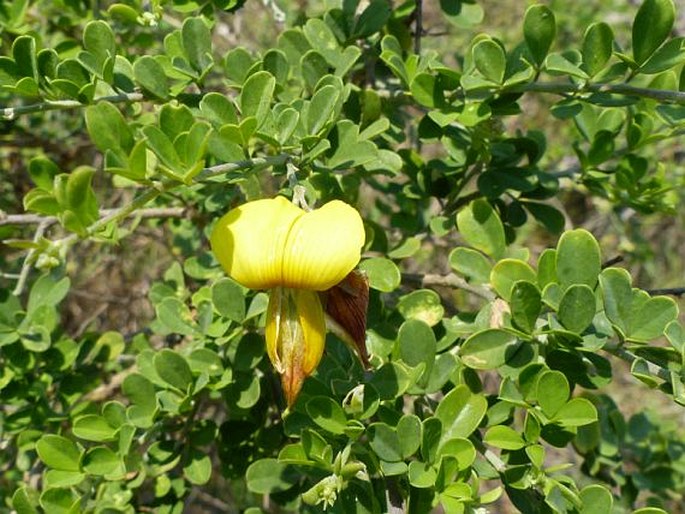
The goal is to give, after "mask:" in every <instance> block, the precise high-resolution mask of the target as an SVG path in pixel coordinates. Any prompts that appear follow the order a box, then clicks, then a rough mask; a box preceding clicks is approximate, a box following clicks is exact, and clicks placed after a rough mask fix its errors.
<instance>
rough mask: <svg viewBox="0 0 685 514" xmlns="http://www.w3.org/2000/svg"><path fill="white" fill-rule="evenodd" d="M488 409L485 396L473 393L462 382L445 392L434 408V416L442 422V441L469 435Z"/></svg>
mask: <svg viewBox="0 0 685 514" xmlns="http://www.w3.org/2000/svg"><path fill="white" fill-rule="evenodd" d="M487 410H488V402H487V400H486V399H485V396H483V395H481V394H473V393H471V391H470V390H469V388H468V387H467V386H466V385H464V384H462V385H458V386H457V387H455V388H454V389H452V391H450V392H449V393H447V395H445V397H444V398H443V399H442V400H441V401H440V403H439V404H438V407H437V409H436V410H435V417H436V418H437V419H439V420H440V421H441V422H442V438H441V441H442V442H443V443H444V442H446V441H449V440H450V439H454V438H457V437H468V436H470V435H471V434H472V433H473V432H474V431H475V430H476V428H478V425H480V422H481V420H482V419H483V417H484V416H485V413H486V411H487Z"/></svg>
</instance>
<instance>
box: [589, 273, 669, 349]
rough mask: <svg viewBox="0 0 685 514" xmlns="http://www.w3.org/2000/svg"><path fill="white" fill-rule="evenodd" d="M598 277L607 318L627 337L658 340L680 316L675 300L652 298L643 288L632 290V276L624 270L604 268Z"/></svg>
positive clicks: (641, 340)
mask: <svg viewBox="0 0 685 514" xmlns="http://www.w3.org/2000/svg"><path fill="white" fill-rule="evenodd" d="M599 280H600V285H601V287H602V296H603V298H604V311H605V312H606V315H607V318H609V321H611V322H612V323H613V324H614V326H616V327H617V328H618V329H619V330H620V331H621V332H622V334H623V337H626V338H627V339H630V340H633V341H637V342H645V341H650V340H653V339H656V338H658V337H660V336H662V335H663V333H664V331H665V330H666V327H667V326H668V324H669V323H670V322H671V321H673V320H674V319H676V317H677V316H678V306H677V304H676V303H675V302H674V301H673V299H671V298H668V297H665V296H657V297H654V298H650V297H649V295H648V294H647V293H646V292H644V291H639V290H633V289H632V288H631V285H630V282H631V280H630V275H629V274H628V272H627V271H626V270H624V269H620V268H608V269H605V270H604V271H602V274H601V275H600V277H599Z"/></svg>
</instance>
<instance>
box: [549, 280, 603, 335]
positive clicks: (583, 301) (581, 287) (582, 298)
mask: <svg viewBox="0 0 685 514" xmlns="http://www.w3.org/2000/svg"><path fill="white" fill-rule="evenodd" d="M596 310H597V308H596V301H595V293H594V292H593V291H592V289H590V287H589V286H587V285H585V284H575V285H572V286H571V287H569V288H568V289H567V290H566V292H565V293H564V296H562V297H561V301H560V302H559V309H558V315H559V321H560V322H561V324H562V325H564V327H565V328H566V329H568V330H570V331H571V332H575V333H576V334H582V333H583V331H584V330H585V329H586V328H587V327H589V326H590V323H592V319H593V318H594V317H595V312H596Z"/></svg>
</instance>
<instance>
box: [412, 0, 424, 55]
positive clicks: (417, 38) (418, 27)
mask: <svg viewBox="0 0 685 514" xmlns="http://www.w3.org/2000/svg"><path fill="white" fill-rule="evenodd" d="M415 12H416V21H415V27H414V53H415V54H416V55H419V54H421V37H422V36H423V0H416V11H415Z"/></svg>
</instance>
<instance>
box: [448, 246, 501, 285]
mask: <svg viewBox="0 0 685 514" xmlns="http://www.w3.org/2000/svg"><path fill="white" fill-rule="evenodd" d="M448 260H449V263H450V266H451V267H452V269H454V270H455V271H456V272H457V273H460V274H462V275H464V276H465V277H466V278H468V279H469V280H470V281H471V282H473V283H475V284H485V283H487V282H489V281H490V272H491V271H492V264H490V261H489V260H488V259H487V257H485V256H484V255H483V254H482V253H480V252H478V251H476V250H473V249H471V248H464V247H463V246H458V247H457V248H455V249H454V250H452V252H451V253H450V255H449V258H448Z"/></svg>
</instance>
